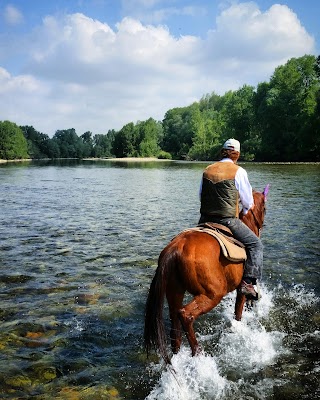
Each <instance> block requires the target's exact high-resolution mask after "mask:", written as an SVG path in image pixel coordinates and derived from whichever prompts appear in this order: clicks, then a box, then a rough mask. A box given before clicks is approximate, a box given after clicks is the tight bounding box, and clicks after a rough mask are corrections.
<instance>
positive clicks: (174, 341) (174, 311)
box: [167, 293, 184, 354]
mask: <svg viewBox="0 0 320 400" xmlns="http://www.w3.org/2000/svg"><path fill="white" fill-rule="evenodd" d="M183 296H184V293H174V294H171V293H170V294H168V293H167V300H168V305H169V314H170V320H171V330H170V340H171V349H172V352H173V353H174V354H176V353H178V351H179V350H180V346H181V341H182V326H181V321H180V319H179V314H178V311H179V309H180V308H181V307H182V301H183Z"/></svg>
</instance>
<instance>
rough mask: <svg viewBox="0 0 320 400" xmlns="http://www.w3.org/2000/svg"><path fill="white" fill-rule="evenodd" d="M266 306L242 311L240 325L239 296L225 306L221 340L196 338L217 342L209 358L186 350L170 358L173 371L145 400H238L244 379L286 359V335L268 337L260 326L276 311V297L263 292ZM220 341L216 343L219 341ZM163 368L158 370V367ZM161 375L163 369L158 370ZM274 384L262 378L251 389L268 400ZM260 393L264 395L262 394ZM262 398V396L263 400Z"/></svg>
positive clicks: (164, 374)
mask: <svg viewBox="0 0 320 400" xmlns="http://www.w3.org/2000/svg"><path fill="white" fill-rule="evenodd" d="M262 296H263V301H262V300H261V301H259V302H257V304H256V305H255V306H254V307H253V309H251V310H250V311H244V313H243V319H242V321H236V320H234V304H235V294H231V295H229V296H228V297H227V298H226V299H225V300H224V301H223V303H222V311H221V309H220V312H222V314H223V317H224V318H225V320H226V323H225V324H224V326H213V327H212V332H215V331H217V330H220V335H218V336H217V333H216V332H215V333H214V334H213V335H203V336H201V335H198V338H199V343H200V344H201V343H202V344H204V342H206V343H207V342H210V341H212V342H213V343H214V342H216V346H215V347H213V350H212V351H210V353H211V354H208V353H205V352H202V354H200V355H198V356H196V357H191V352H190V349H189V347H188V346H187V344H184V345H183V346H182V348H181V350H180V352H179V353H178V354H177V355H174V356H173V357H172V360H171V361H172V369H173V370H172V369H171V368H170V367H169V368H166V369H165V370H164V371H163V372H162V373H161V376H160V379H159V381H158V382H157V384H156V386H155V387H154V389H153V390H152V391H151V393H150V394H149V395H148V396H147V398H146V400H200V399H201V400H202V399H210V400H215V399H219V400H222V399H230V398H233V396H236V397H237V398H239V396H240V397H241V393H242V390H243V387H245V386H246V377H247V376H248V375H250V374H252V373H254V372H258V371H259V370H261V369H263V368H264V367H265V366H268V365H272V363H273V361H274V359H275V357H276V356H277V354H279V352H281V353H284V352H285V351H286V350H284V349H283V348H282V339H283V337H284V336H285V334H283V333H281V332H277V331H273V332H267V330H266V329H265V328H264V326H263V324H262V323H261V322H260V321H259V320H260V319H261V318H266V317H267V315H268V313H269V311H270V309H271V308H272V306H273V303H272V293H271V292H268V291H267V289H266V288H263V291H262ZM217 337H218V338H217ZM156 368H159V365H158V367H156ZM158 371H159V369H158ZM272 387H273V383H272V381H270V380H268V379H265V378H261V380H260V381H258V382H256V384H255V387H254V388H253V389H252V390H253V391H254V392H255V393H256V395H257V396H258V398H265V397H263V396H265V395H266V393H267V392H269V393H270V390H272ZM259 393H260V394H259ZM261 393H264V394H263V395H261Z"/></svg>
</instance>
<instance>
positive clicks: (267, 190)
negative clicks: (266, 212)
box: [262, 183, 270, 201]
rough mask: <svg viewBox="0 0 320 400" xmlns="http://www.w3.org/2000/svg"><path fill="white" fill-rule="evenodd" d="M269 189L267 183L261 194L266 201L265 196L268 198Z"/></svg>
mask: <svg viewBox="0 0 320 400" xmlns="http://www.w3.org/2000/svg"><path fill="white" fill-rule="evenodd" d="M269 188H270V184H269V183H268V184H267V186H266V187H265V188H264V190H263V192H262V193H263V195H264V198H265V200H266V201H267V196H268V193H269Z"/></svg>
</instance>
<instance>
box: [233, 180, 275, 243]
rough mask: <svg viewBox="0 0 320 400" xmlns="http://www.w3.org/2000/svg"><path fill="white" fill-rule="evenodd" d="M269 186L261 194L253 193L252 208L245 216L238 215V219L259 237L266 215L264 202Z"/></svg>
mask: <svg viewBox="0 0 320 400" xmlns="http://www.w3.org/2000/svg"><path fill="white" fill-rule="evenodd" d="M269 187H270V185H269V184H268V185H267V186H266V187H265V188H264V190H263V192H256V191H255V190H254V191H253V193H252V194H253V200H254V208H253V210H252V209H251V210H249V211H248V212H247V214H245V215H244V214H243V213H242V212H241V213H240V219H241V220H242V221H243V222H244V223H245V224H246V225H247V226H248V227H249V228H250V229H251V230H252V231H253V232H254V233H255V234H256V235H257V236H259V237H260V233H261V229H262V226H263V222H264V217H265V214H266V201H267V196H268V192H269Z"/></svg>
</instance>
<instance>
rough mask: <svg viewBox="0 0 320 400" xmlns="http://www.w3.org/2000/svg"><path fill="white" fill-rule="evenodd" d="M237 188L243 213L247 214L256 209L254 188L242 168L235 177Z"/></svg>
mask: <svg viewBox="0 0 320 400" xmlns="http://www.w3.org/2000/svg"><path fill="white" fill-rule="evenodd" d="M235 184H236V188H237V190H238V192H239V197H240V200H241V204H242V209H243V213H244V214H247V212H248V211H249V210H250V208H253V207H254V201H253V195H252V187H251V185H250V182H249V178H248V174H247V171H246V170H244V169H243V168H242V167H240V168H239V169H238V171H237V173H236V176H235Z"/></svg>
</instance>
